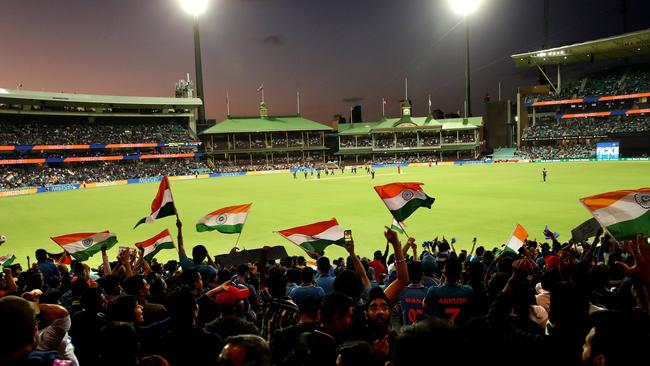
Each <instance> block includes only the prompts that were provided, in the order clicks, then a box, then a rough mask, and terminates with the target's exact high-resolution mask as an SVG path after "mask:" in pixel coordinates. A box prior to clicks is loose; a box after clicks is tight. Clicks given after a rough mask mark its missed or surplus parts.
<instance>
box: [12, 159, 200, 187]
mask: <svg viewBox="0 0 650 366" xmlns="http://www.w3.org/2000/svg"><path fill="white" fill-rule="evenodd" d="M197 169H208V166H207V164H206V163H205V162H203V161H201V160H196V159H161V160H152V161H148V160H143V161H124V162H88V163H85V162H84V163H70V164H48V165H32V164H29V165H11V166H0V189H14V188H25V187H44V186H50V185H57V184H72V183H84V182H85V183H97V182H112V181H117V180H124V179H139V178H149V177H158V176H161V175H169V176H175V175H191V174H194V171H196V170H197Z"/></svg>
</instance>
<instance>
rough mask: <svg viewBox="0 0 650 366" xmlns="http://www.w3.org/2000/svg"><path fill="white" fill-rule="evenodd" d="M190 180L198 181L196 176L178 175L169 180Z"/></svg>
mask: <svg viewBox="0 0 650 366" xmlns="http://www.w3.org/2000/svg"><path fill="white" fill-rule="evenodd" d="M190 179H196V176H195V175H178V176H175V177H169V180H190Z"/></svg>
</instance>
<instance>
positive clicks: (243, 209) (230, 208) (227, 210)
mask: <svg viewBox="0 0 650 366" xmlns="http://www.w3.org/2000/svg"><path fill="white" fill-rule="evenodd" d="M251 205H252V203H247V204H245V205H236V206H228V207H224V208H220V209H218V210H216V211H212V212H210V213H209V214H207V216H216V215H221V214H223V213H240V212H248V210H249V209H250V208H251Z"/></svg>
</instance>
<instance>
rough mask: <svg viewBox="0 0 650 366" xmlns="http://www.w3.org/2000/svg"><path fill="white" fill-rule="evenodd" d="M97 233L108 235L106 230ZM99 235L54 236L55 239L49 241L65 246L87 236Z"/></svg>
mask: <svg viewBox="0 0 650 366" xmlns="http://www.w3.org/2000/svg"><path fill="white" fill-rule="evenodd" d="M99 233H104V234H108V230H106V231H100V232H99ZM99 233H75V234H68V235H61V236H55V237H52V238H50V239H52V240H54V242H55V243H57V244H59V245H66V244H70V243H74V242H78V241H81V240H84V239H86V238H87V237H89V236H93V235H97V234H99Z"/></svg>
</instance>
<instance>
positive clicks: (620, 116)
mask: <svg viewBox="0 0 650 366" xmlns="http://www.w3.org/2000/svg"><path fill="white" fill-rule="evenodd" d="M649 44H650V30H644V31H639V32H634V33H628V34H623V35H620V36H615V37H610V38H605V39H599V40H594V41H590V42H585V43H580V44H574V45H568V46H563V47H557V48H553V49H548V50H540V51H535V52H530V53H525V54H519V55H513V56H511V57H512V59H513V61H514V62H515V64H516V65H517V66H518V67H526V68H533V67H536V68H538V70H539V71H540V73H542V74H543V76H544V77H545V78H546V80H547V82H548V84H549V85H548V88H540V87H521V88H519V93H518V104H517V110H518V113H517V114H518V119H517V121H518V126H517V144H518V146H519V152H518V153H520V154H522V155H526V156H528V157H532V158H542V159H585V158H587V159H589V158H596V144H597V143H598V142H603V141H616V142H620V143H621V153H622V155H623V156H628V157H629V156H638V155H645V154H647V153H648V148H649V147H648V146H647V138H648V137H650V104H649V103H648V97H650V76H649V75H650V65H648V64H647V62H646V60H647V55H648V54H649V53H650V47H648V45H649ZM596 61H602V62H600V63H595V62H596ZM579 63H583V64H584V63H590V66H600V67H599V69H597V70H595V71H590V72H587V73H583V74H581V75H578V76H577V77H575V78H574V79H572V80H570V81H569V82H565V83H563V81H562V72H561V70H562V69H561V66H562V65H567V66H570V65H573V64H579ZM594 63H595V64H594ZM551 65H555V66H557V80H556V81H555V82H553V81H551V80H550V79H549V77H548V75H547V74H546V73H545V71H544V69H543V68H542V67H544V66H551Z"/></svg>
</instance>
